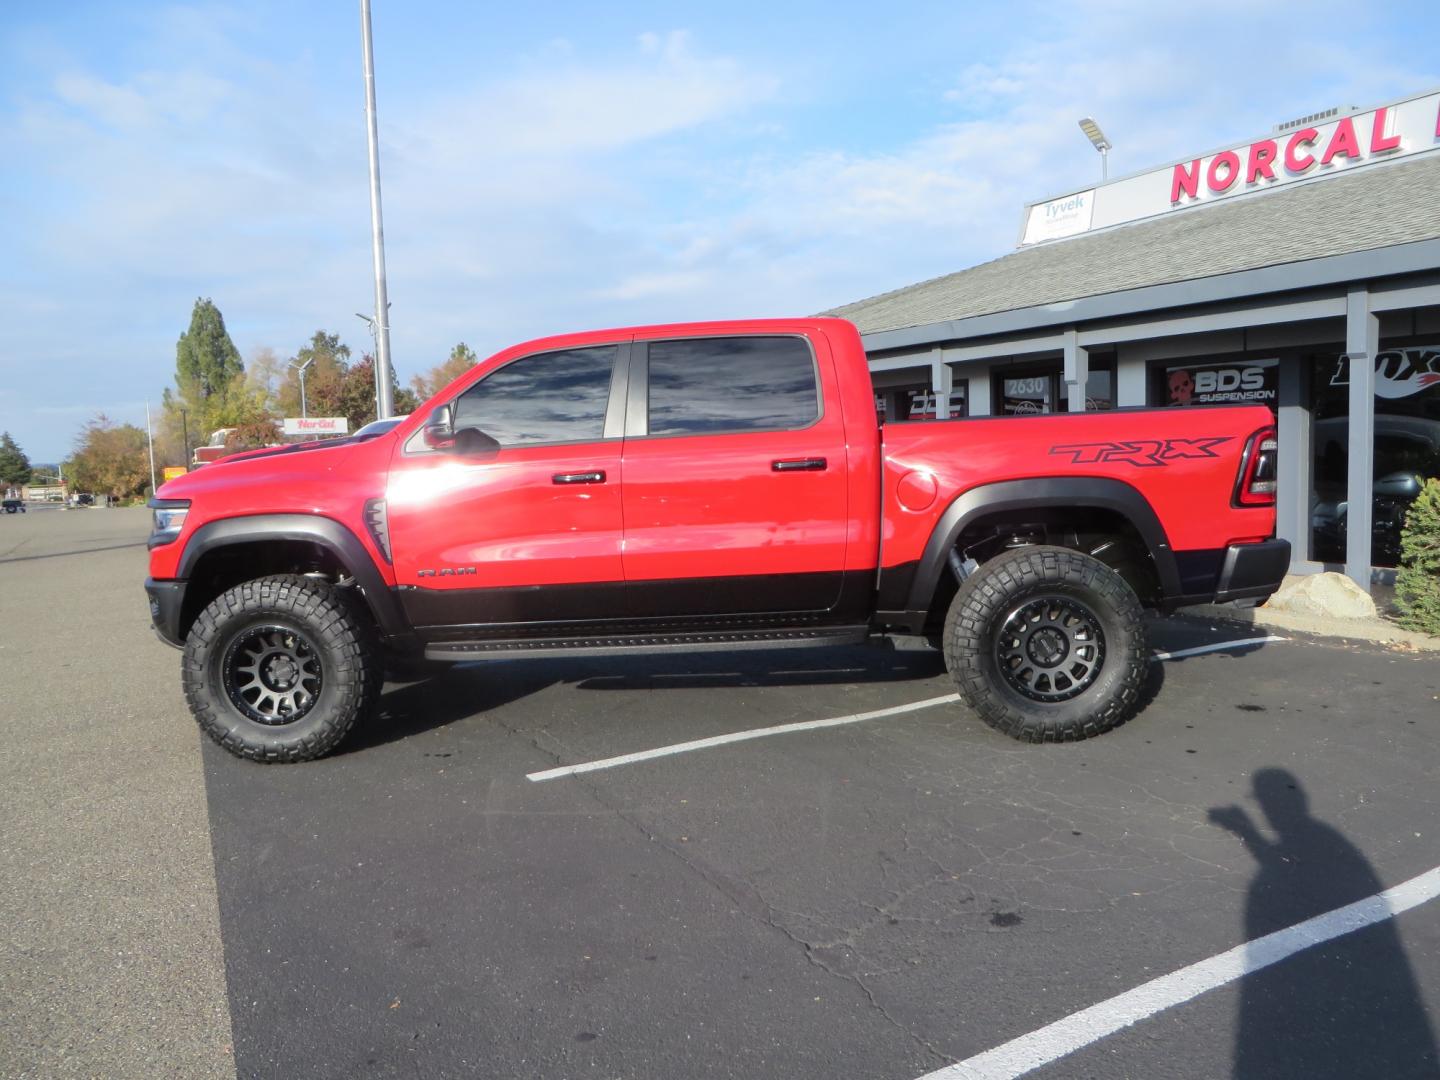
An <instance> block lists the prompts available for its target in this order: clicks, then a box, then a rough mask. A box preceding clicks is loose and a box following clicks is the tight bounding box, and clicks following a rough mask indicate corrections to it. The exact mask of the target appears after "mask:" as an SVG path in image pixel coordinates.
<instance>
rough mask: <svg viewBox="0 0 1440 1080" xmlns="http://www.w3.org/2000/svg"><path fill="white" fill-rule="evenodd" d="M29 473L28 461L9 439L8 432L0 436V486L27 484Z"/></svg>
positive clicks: (13, 441) (23, 453) (12, 440)
mask: <svg viewBox="0 0 1440 1080" xmlns="http://www.w3.org/2000/svg"><path fill="white" fill-rule="evenodd" d="M30 473H31V469H30V459H29V458H28V457H26V456H25V451H23V450H21V449H20V447H19V446H18V445H16V443H15V440H14V439H12V438H11V437H10V432H8V431H7V432H5V433H4V434H3V435H0V485H3V486H5V487H19V486H20V485H21V484H28V483H29V482H30Z"/></svg>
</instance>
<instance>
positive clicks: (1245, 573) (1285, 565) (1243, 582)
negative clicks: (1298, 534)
mask: <svg viewBox="0 0 1440 1080" xmlns="http://www.w3.org/2000/svg"><path fill="white" fill-rule="evenodd" d="M1289 569H1290V541H1289V540H1262V541H1261V542H1260V543H1258V544H1232V545H1230V547H1228V548H1226V549H1225V562H1224V564H1223V565H1222V567H1221V569H1220V581H1219V583H1218V585H1217V586H1216V590H1215V603H1217V604H1223V603H1225V602H1226V601H1229V600H1264V599H1266V598H1267V597H1269V596H1270V594H1271V593H1273V592H1274V591H1275V590H1276V589H1278V588H1280V583H1281V582H1282V581H1284V580H1285V574H1286V573H1287V572H1288V571H1289Z"/></svg>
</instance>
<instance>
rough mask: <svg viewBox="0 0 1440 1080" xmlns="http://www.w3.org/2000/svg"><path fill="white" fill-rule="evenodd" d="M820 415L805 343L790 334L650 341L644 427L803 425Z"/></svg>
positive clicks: (680, 430) (664, 430)
mask: <svg viewBox="0 0 1440 1080" xmlns="http://www.w3.org/2000/svg"><path fill="white" fill-rule="evenodd" d="M819 415H820V404H819V396H818V394H817V393H816V386H815V364H814V361H813V360H811V358H810V347H809V346H808V345H807V344H806V343H805V342H804V341H802V340H801V339H799V338H793V337H733V338H705V339H702V340H695V341H655V342H652V343H651V344H650V434H651V435H700V434H704V433H706V432H715V431H780V430H785V429H788V428H803V427H806V426H808V425H809V424H812V423H814V421H815V420H816V418H817V417H818V416H819Z"/></svg>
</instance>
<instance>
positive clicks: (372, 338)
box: [355, 303, 394, 420]
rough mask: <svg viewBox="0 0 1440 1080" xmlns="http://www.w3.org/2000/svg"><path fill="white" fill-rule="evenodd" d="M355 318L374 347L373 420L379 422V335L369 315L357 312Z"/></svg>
mask: <svg viewBox="0 0 1440 1080" xmlns="http://www.w3.org/2000/svg"><path fill="white" fill-rule="evenodd" d="M385 306H386V308H387V309H388V308H389V306H390V305H389V304H388V303H387V304H386V305H385ZM355 317H356V318H357V319H359V320H360V321H361V322H363V323H364V324H365V326H366V327H367V328H368V329H369V331H370V341H371V342H372V343H373V346H374V352H373V353H371V355H372V356H374V357H375V419H377V420H379V419H380V355H379V354H380V335H379V333H378V332H377V330H376V328H375V320H374V319H372V318H371V317H370V316H369V315H361V314H360V312H358V311H357V312H356V313H355ZM386 386H387V387H388V386H389V382H388V380H387V382H386ZM391 393H392V395H393V393H394V391H393V390H392V391H391ZM392 405H393V402H392ZM391 411H392V412H393V411H394V410H393V408H392V410H391Z"/></svg>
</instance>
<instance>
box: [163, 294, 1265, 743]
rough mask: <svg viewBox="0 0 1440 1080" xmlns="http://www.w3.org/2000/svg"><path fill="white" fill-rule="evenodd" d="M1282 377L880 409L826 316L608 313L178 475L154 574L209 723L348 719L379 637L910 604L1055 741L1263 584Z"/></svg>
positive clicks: (991, 701)
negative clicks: (591, 324)
mask: <svg viewBox="0 0 1440 1080" xmlns="http://www.w3.org/2000/svg"><path fill="white" fill-rule="evenodd" d="M1274 489H1275V439H1274V431H1273V428H1272V420H1271V415H1270V413H1269V411H1268V410H1267V409H1266V408H1264V407H1263V406H1242V407H1211V408H1203V407H1194V408H1187V409H1171V410H1166V411H1158V410H1157V411H1147V410H1113V411H1106V412H1086V413H1080V414H1075V415H1055V416H1043V417H1031V418H1015V417H1009V418H996V419H970V420H954V421H946V420H938V421H929V422H916V423H907V424H892V425H890V426H888V427H882V426H881V425H880V424H879V423H878V422H877V415H876V405H875V395H874V390H873V388H872V387H871V383H870V372H869V368H868V366H867V364H866V359H865V353H864V351H863V349H862V347H861V343H860V337H859V335H858V334H857V333H856V331H855V328H854V327H853V326H851V325H850V324H849V323H846V322H843V321H840V320H835V319H795V320H765V321H752V322H727V323H704V324H691V325H681V326H652V327H641V328H637V329H629V330H605V331H597V332H593V333H584V334H572V335H567V336H564V337H555V338H547V339H544V340H541V341H532V342H528V343H527V344H524V345H517V346H515V347H514V348H510V349H506V350H505V351H504V352H501V353H498V354H497V355H495V356H492V357H490V358H489V359H488V360H485V361H483V362H482V363H479V364H477V365H475V367H474V368H472V369H471V370H470V371H469V372H468V373H466V374H465V375H463V376H461V377H460V378H459V379H457V380H455V381H454V382H453V383H451V384H450V385H449V386H448V387H446V388H445V389H444V390H443V391H441V392H440V393H439V394H437V395H436V396H435V397H434V398H433V399H432V400H430V401H428V402H427V403H426V404H425V405H424V406H422V407H421V408H420V409H418V410H416V412H415V413H414V414H413V415H411V416H410V417H409V418H408V419H406V420H404V421H403V422H401V423H400V424H399V425H398V426H396V427H395V428H394V429H392V430H390V431H387V432H384V433H382V434H380V435H378V436H374V437H369V438H352V439H340V440H335V441H331V442H322V443H305V444H300V445H295V446H288V447H283V448H279V449H271V450H261V451H253V452H251V453H248V454H241V455H237V456H234V457H231V458H228V459H224V460H222V461H220V462H217V463H216V464H214V465H211V466H209V467H207V468H206V469H204V470H203V471H201V472H198V473H193V474H190V475H187V476H183V477H179V478H178V479H175V480H171V481H170V482H168V483H167V484H165V485H164V486H163V487H162V488H161V489H160V491H159V492H158V493H157V497H156V498H155V499H154V500H153V502H152V504H151V505H152V507H153V509H154V516H155V524H154V533H153V535H152V536H151V538H150V577H149V579H148V580H147V581H146V584H145V588H146V590H147V592H148V593H149V597H150V612H151V616H152V618H153V620H154V623H155V626H156V628H157V630H158V631H159V634H160V636H161V637H162V638H163V639H164V640H165V641H167V642H169V643H170V644H172V645H174V646H176V647H178V648H180V649H183V650H184V659H183V662H182V665H181V670H182V677H183V681H184V687H185V694H186V697H187V699H188V700H189V703H190V708H191V709H192V711H193V712H194V714H195V717H196V719H197V720H198V721H199V723H200V725H201V727H202V728H204V730H205V731H206V732H207V733H208V734H209V735H210V736H211V737H212V738H214V739H215V740H216V741H217V742H219V743H220V744H221V745H223V746H225V747H226V748H227V749H229V750H231V751H233V752H234V753H236V754H239V755H241V756H244V757H247V758H252V759H255V760H258V761H301V760H305V759H308V758H313V757H316V756H318V755H321V754H324V753H325V752H326V751H328V750H330V749H331V748H333V747H334V746H335V745H336V744H337V743H339V742H340V740H341V739H343V738H344V737H345V735H346V733H347V732H348V731H349V730H350V729H351V727H352V726H353V725H354V724H355V723H356V721H357V720H358V719H359V718H361V717H362V716H363V715H364V714H365V713H366V711H367V710H369V709H370V708H371V706H372V705H373V704H374V703H375V700H376V697H377V695H378V694H379V692H380V687H381V683H382V681H383V677H384V672H385V670H386V667H387V664H394V663H396V662H400V661H407V660H414V661H421V660H428V661H450V662H455V661H477V660H485V659H489V658H502V657H525V656H542V655H543V656H559V655H563V656H570V655H576V654H587V653H602V652H617V651H629V652H638V651H645V650H682V651H686V650H701V649H711V650H713V649H744V648H777V647H781V646H802V645H809V646H814V645H831V644H834V645H838V644H842V643H851V642H860V641H864V640H866V639H867V638H870V637H872V636H874V635H882V634H893V633H898V634H909V635H924V636H926V637H928V638H929V639H930V640H931V642H932V643H933V644H935V645H936V646H937V647H939V648H940V649H942V650H943V651H944V654H945V662H946V664H947V666H948V668H949V671H950V673H951V675H952V676H953V677H954V680H955V684H956V687H957V689H958V690H959V693H960V697H961V698H962V700H963V701H964V702H965V703H966V704H967V705H968V706H969V707H970V708H971V709H973V710H974V711H975V712H976V713H978V714H979V716H980V717H981V718H982V719H983V720H985V721H986V722H987V723H989V724H992V725H993V726H995V727H996V728H998V729H1000V730H1001V731H1004V732H1006V733H1008V734H1010V735H1013V736H1015V737H1017V738H1020V739H1026V740H1031V741H1035V742H1040V741H1052V740H1067V739H1079V738H1084V737H1086V736H1089V735H1095V734H1099V733H1100V732H1103V731H1105V730H1107V729H1109V728H1112V727H1114V726H1115V725H1116V724H1119V723H1121V722H1122V721H1124V720H1125V719H1126V718H1127V717H1128V716H1129V714H1130V713H1131V712H1132V711H1133V710H1134V708H1135V707H1136V698H1137V694H1138V692H1139V690H1140V685H1141V681H1142V676H1143V672H1144V666H1145V659H1146V651H1145V643H1144V629H1143V623H1142V618H1141V615H1142V609H1143V608H1145V607H1153V608H1158V609H1162V610H1164V609H1170V608H1174V607H1177V606H1180V605H1183V604H1189V603H1197V602H1207V601H1221V600H1229V599H1256V600H1258V599H1260V598H1263V597H1265V596H1268V595H1269V594H1270V593H1271V592H1273V591H1274V590H1275V588H1276V587H1277V586H1278V584H1279V582H1280V580H1281V577H1282V576H1283V574H1284V572H1285V568H1286V566H1287V565H1288V563H1289V558H1290V552H1289V545H1288V544H1287V543H1286V542H1285V541H1283V540H1276V539H1273V538H1272V533H1273V531H1274V525H1275V508H1274V502H1275V494H1274Z"/></svg>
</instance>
